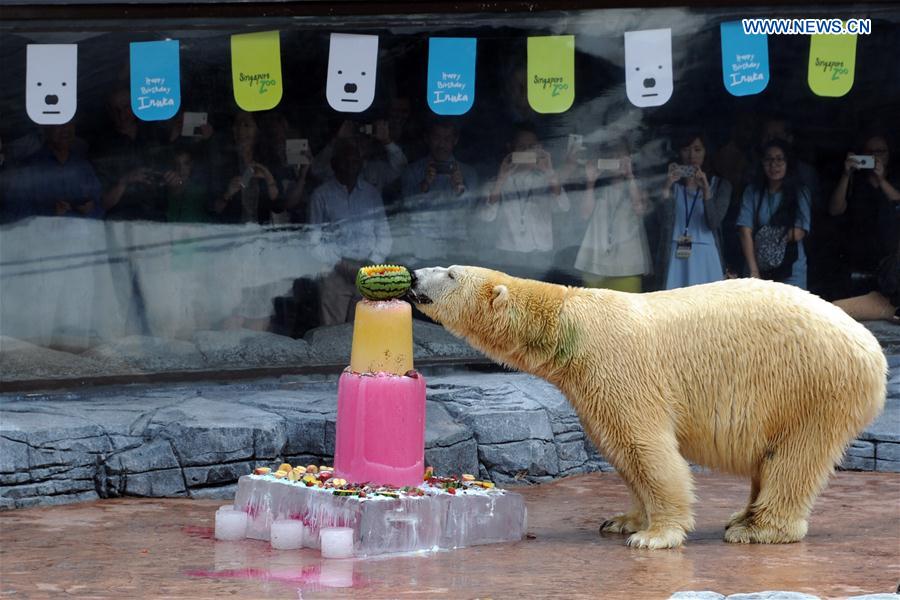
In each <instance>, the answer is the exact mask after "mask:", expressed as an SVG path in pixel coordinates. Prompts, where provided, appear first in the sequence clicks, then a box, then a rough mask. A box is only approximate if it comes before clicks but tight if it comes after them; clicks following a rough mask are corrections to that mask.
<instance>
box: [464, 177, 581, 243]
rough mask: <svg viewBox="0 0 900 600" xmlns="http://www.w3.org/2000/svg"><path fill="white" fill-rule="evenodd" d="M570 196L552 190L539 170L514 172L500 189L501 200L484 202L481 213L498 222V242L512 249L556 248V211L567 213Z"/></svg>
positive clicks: (484, 218) (487, 219)
mask: <svg viewBox="0 0 900 600" xmlns="http://www.w3.org/2000/svg"><path fill="white" fill-rule="evenodd" d="M568 210H569V197H568V196H567V195H566V192H565V190H563V189H560V193H559V195H558V196H557V195H554V194H553V192H552V191H551V190H550V182H549V181H547V176H546V175H544V174H543V173H541V172H539V171H534V170H527V171H526V170H521V171H514V172H512V173H511V174H510V175H509V177H508V178H507V179H506V181H505V182H504V183H503V187H502V188H501V190H500V200H499V201H498V202H494V203H490V202H486V203H484V204H483V205H482V206H481V207H480V209H479V214H478V216H479V217H480V218H481V219H483V220H485V221H496V222H497V226H496V229H495V235H496V242H495V245H496V247H497V248H498V249H499V250H506V251H510V252H534V251H538V252H548V251H550V250H553V213H558V212H567V211H568Z"/></svg>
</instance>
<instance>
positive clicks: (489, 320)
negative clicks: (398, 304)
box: [408, 265, 574, 372]
mask: <svg viewBox="0 0 900 600" xmlns="http://www.w3.org/2000/svg"><path fill="white" fill-rule="evenodd" d="M567 293H568V292H567V288H565V287H563V286H560V285H553V284H548V283H542V282H539V281H532V280H529V279H519V278H516V277H511V276H509V275H506V274H505V273H500V272H499V271H491V270H490V269H483V268H481V267H468V266H459V265H454V266H452V267H449V268H444V267H434V268H428V269H418V270H416V271H415V272H413V274H412V285H411V287H410V291H409V295H408V298H409V299H410V301H412V302H413V303H414V304H415V305H416V307H417V308H418V309H419V310H421V311H422V312H423V313H425V314H426V315H428V316H429V317H431V318H432V319H434V320H435V321H437V322H438V323H440V324H441V325H443V326H444V327H446V328H447V329H448V330H449V331H450V332H451V333H453V334H454V335H457V336H459V337H462V338H464V339H465V340H466V341H468V342H469V343H470V344H472V346H474V347H475V348H477V349H479V350H481V351H482V352H484V353H485V354H486V355H487V356H489V357H490V358H493V359H494V360H497V361H499V362H502V363H504V364H508V365H512V366H515V367H517V368H520V369H523V370H527V371H530V372H536V371H537V370H539V369H540V366H541V365H544V364H546V363H547V362H548V361H553V360H556V359H558V358H559V357H560V353H562V354H566V353H568V352H569V351H570V350H571V347H572V346H571V342H572V334H573V333H574V331H572V330H571V328H569V327H565V326H562V325H561V320H560V311H561V308H562V304H563V300H564V298H565V296H566V294H567Z"/></svg>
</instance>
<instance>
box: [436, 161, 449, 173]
mask: <svg viewBox="0 0 900 600" xmlns="http://www.w3.org/2000/svg"><path fill="white" fill-rule="evenodd" d="M434 171H435V173H437V174H438V175H450V174H451V173H453V163H452V162H450V161H449V160H442V161H435V162H434Z"/></svg>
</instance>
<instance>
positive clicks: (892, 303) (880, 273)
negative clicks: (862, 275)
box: [835, 245, 900, 324]
mask: <svg viewBox="0 0 900 600" xmlns="http://www.w3.org/2000/svg"><path fill="white" fill-rule="evenodd" d="M874 281H875V289H874V290H873V291H871V292H869V293H867V294H863V295H861V296H854V297H852V298H844V299H843V300H837V301H835V304H836V305H838V306H840V307H841V308H842V309H843V310H844V312H846V313H847V314H848V315H850V316H851V317H853V318H854V319H856V320H857V321H878V320H881V319H887V320H889V321H892V322H893V323H897V324H900V245H898V246H897V249H896V250H895V251H894V252H893V253H892V254H890V255H888V256H887V257H885V258H884V260H882V261H881V263H879V265H878V269H877V271H876V273H875V277H874Z"/></svg>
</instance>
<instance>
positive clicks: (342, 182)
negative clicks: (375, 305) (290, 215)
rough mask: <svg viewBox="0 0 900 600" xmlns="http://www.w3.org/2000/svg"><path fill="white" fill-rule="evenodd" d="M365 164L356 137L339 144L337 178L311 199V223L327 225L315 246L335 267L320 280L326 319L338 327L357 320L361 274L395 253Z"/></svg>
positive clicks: (335, 161) (324, 321) (335, 155)
mask: <svg viewBox="0 0 900 600" xmlns="http://www.w3.org/2000/svg"><path fill="white" fill-rule="evenodd" d="M362 167H363V161H362V157H361V156H360V153H359V147H358V146H357V144H356V140H354V139H353V138H342V139H340V140H338V141H337V142H336V143H335V145H334V151H333V156H332V159H331V168H332V171H333V173H334V176H333V177H331V178H330V179H329V180H328V181H326V182H325V183H323V184H322V185H320V186H319V187H318V188H316V190H315V191H314V192H313V193H312V197H311V198H310V216H309V221H310V223H319V224H322V225H323V228H322V237H323V239H322V241H321V242H320V243H318V244H316V245H315V251H316V252H318V253H319V254H320V258H322V259H323V260H324V261H326V262H327V263H329V264H333V265H334V268H333V269H332V270H331V272H330V273H328V274H327V275H325V276H324V277H322V279H321V280H320V282H319V293H320V298H321V306H320V313H321V321H322V324H323V325H335V324H338V323H344V322H346V321H350V320H352V318H353V303H354V300H356V299H357V298H358V297H359V296H358V295H357V292H356V273H357V271H358V270H359V269H360V267H363V266H365V265H367V264H372V263H380V262H383V261H384V259H385V258H386V257H387V255H388V252H390V250H391V241H392V240H391V232H390V229H389V227H388V222H387V217H386V216H385V212H384V204H383V202H382V199H381V193H380V192H379V191H378V189H377V188H376V187H375V186H373V185H372V184H370V183H369V182H367V181H366V180H365V179H363V177H362V175H361V173H362Z"/></svg>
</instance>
